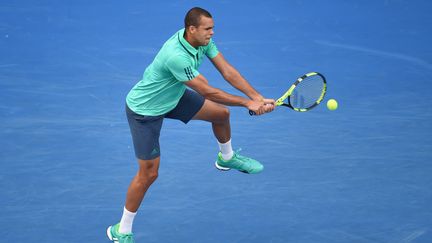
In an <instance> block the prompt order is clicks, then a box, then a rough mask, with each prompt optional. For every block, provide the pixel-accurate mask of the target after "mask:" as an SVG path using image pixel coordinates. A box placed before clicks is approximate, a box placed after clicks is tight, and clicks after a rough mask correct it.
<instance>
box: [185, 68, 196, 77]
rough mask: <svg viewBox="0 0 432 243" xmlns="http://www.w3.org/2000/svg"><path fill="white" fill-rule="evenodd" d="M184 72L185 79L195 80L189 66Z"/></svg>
mask: <svg viewBox="0 0 432 243" xmlns="http://www.w3.org/2000/svg"><path fill="white" fill-rule="evenodd" d="M184 71H185V73H186V76H187V78H188V79H189V80H192V79H194V78H195V77H194V75H193V72H192V68H191V67H190V66H189V67H187V68H185V69H184Z"/></svg>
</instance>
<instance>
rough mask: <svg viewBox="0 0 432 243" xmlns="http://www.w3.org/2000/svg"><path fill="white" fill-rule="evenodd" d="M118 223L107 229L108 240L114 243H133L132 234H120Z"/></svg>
mask: <svg viewBox="0 0 432 243" xmlns="http://www.w3.org/2000/svg"><path fill="white" fill-rule="evenodd" d="M119 227H120V223H118V224H116V225H112V226H110V227H108V229H107V236H108V238H109V239H110V240H111V241H113V242H114V243H134V242H135V241H134V237H133V234H132V233H130V234H122V233H120V232H119V231H118V230H119Z"/></svg>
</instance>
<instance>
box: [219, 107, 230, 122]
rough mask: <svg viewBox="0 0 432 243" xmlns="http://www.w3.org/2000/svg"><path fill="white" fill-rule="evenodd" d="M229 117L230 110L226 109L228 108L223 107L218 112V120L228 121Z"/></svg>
mask: <svg viewBox="0 0 432 243" xmlns="http://www.w3.org/2000/svg"><path fill="white" fill-rule="evenodd" d="M229 117H230V110H229V109H228V107H223V108H222V109H221V111H220V112H219V120H220V121H222V122H224V121H226V120H229Z"/></svg>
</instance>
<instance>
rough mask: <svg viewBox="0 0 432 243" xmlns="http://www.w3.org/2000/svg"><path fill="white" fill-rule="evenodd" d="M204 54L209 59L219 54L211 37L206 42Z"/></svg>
mask: <svg viewBox="0 0 432 243" xmlns="http://www.w3.org/2000/svg"><path fill="white" fill-rule="evenodd" d="M205 54H206V56H207V57H208V58H210V59H212V58H214V57H215V56H217V54H219V50H218V49H217V47H216V44H215V43H214V41H213V39H211V40H210V42H209V43H208V44H207V51H206V53H205Z"/></svg>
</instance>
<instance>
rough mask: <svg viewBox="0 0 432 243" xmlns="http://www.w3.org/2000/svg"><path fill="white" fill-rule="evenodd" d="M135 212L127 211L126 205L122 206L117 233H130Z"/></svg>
mask: <svg viewBox="0 0 432 243" xmlns="http://www.w3.org/2000/svg"><path fill="white" fill-rule="evenodd" d="M136 214H137V213H136V212H135V213H132V212H129V211H128V210H127V209H126V207H124V208H123V216H122V218H121V220H120V227H119V233H122V234H128V233H132V224H133V221H134V218H135V215H136Z"/></svg>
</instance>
